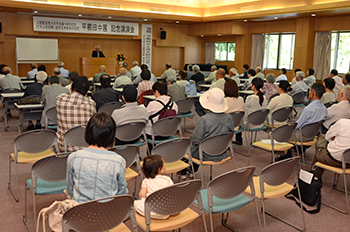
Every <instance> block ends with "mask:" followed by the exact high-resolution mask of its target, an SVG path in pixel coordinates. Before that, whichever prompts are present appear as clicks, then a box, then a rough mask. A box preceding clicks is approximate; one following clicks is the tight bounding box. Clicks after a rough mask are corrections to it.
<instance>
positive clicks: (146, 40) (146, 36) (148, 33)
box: [141, 24, 152, 70]
mask: <svg viewBox="0 0 350 232" xmlns="http://www.w3.org/2000/svg"><path fill="white" fill-rule="evenodd" d="M141 42H142V45H141V46H142V48H141V49H142V54H141V56H142V59H141V61H142V62H141V63H142V64H146V65H147V66H148V69H149V70H151V68H152V25H151V24H142V41H141Z"/></svg>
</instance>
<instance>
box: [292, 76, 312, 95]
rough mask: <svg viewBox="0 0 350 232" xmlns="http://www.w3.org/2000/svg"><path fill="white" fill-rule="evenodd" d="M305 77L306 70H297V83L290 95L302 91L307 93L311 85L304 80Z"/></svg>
mask: <svg viewBox="0 0 350 232" xmlns="http://www.w3.org/2000/svg"><path fill="white" fill-rule="evenodd" d="M304 77H305V73H304V72H302V71H299V72H297V76H296V80H297V83H295V84H294V85H293V90H292V92H291V93H290V95H292V96H293V95H294V94H296V93H300V92H303V93H306V92H308V90H309V86H308V85H307V84H306V83H305V82H304Z"/></svg>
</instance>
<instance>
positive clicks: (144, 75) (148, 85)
mask: <svg viewBox="0 0 350 232" xmlns="http://www.w3.org/2000/svg"><path fill="white" fill-rule="evenodd" d="M140 76H141V79H142V81H141V83H139V84H138V86H137V96H138V97H140V95H141V94H142V93H143V92H145V91H148V90H152V86H153V84H154V83H153V82H152V81H150V79H151V72H150V71H149V70H148V69H144V70H142V72H141V73H140Z"/></svg>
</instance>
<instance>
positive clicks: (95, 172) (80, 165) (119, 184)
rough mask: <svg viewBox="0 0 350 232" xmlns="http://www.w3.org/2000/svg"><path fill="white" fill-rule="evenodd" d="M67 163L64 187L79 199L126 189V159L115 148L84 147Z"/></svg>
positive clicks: (96, 196) (81, 200)
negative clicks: (110, 149) (65, 184)
mask: <svg viewBox="0 0 350 232" xmlns="http://www.w3.org/2000/svg"><path fill="white" fill-rule="evenodd" d="M67 165H68V166H67V191H68V194H69V195H70V196H71V197H72V199H73V200H75V201H77V202H79V203H83V202H87V201H91V200H95V199H99V198H103V197H110V196H115V195H122V194H127V193H128V189H127V188H126V186H127V183H126V180H125V160H124V158H123V157H121V156H120V155H118V154H116V153H115V152H112V151H105V150H99V149H93V148H84V149H83V150H79V151H76V152H73V153H72V154H70V155H69V157H68V161H67Z"/></svg>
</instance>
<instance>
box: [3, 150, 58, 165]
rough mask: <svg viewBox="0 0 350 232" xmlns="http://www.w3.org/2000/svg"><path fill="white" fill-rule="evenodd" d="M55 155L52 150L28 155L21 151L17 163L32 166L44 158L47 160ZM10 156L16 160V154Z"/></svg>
mask: <svg viewBox="0 0 350 232" xmlns="http://www.w3.org/2000/svg"><path fill="white" fill-rule="evenodd" d="M54 154H55V153H54V152H53V151H51V150H50V149H48V150H46V151H43V152H40V153H26V152H23V151H20V152H18V157H17V163H22V164H23V163H25V164H32V163H35V162H36V161H38V160H40V159H42V158H45V157H47V156H50V155H54ZM10 156H11V157H12V159H13V160H15V153H12V154H11V155H10Z"/></svg>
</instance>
